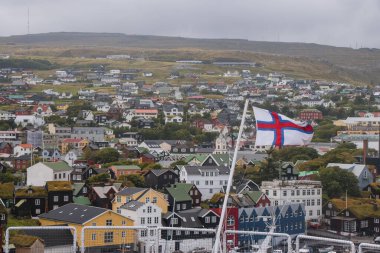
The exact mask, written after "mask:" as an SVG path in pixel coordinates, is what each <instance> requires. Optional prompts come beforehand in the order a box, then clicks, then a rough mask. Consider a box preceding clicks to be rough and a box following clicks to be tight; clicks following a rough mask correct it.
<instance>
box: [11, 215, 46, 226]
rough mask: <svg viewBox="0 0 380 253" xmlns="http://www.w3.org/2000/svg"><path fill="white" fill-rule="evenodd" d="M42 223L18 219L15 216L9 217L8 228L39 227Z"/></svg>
mask: <svg viewBox="0 0 380 253" xmlns="http://www.w3.org/2000/svg"><path fill="white" fill-rule="evenodd" d="M39 225H40V222H39V221H38V220H35V219H23V218H16V217H14V216H13V215H9V216H8V227H21V226H39Z"/></svg>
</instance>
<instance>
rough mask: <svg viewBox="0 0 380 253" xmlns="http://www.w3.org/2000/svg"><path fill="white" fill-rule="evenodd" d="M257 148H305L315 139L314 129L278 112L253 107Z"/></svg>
mask: <svg viewBox="0 0 380 253" xmlns="http://www.w3.org/2000/svg"><path fill="white" fill-rule="evenodd" d="M253 111H254V114H255V118H256V146H276V147H282V146H287V145H289V146H305V145H307V144H309V143H310V142H311V139H312V138H313V134H314V131H313V127H312V126H311V125H309V124H307V123H306V122H299V121H295V120H292V119H290V118H288V117H286V116H284V115H281V114H279V113H276V112H271V111H268V110H264V109H260V108H257V107H253Z"/></svg>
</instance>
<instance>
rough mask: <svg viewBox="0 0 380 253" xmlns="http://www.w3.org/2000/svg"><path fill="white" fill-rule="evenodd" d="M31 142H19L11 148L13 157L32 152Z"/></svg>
mask: <svg viewBox="0 0 380 253" xmlns="http://www.w3.org/2000/svg"><path fill="white" fill-rule="evenodd" d="M32 150H33V146H32V144H19V145H17V146H16V147H14V149H13V155H14V156H15V157H20V156H24V155H30V154H31V153H32Z"/></svg>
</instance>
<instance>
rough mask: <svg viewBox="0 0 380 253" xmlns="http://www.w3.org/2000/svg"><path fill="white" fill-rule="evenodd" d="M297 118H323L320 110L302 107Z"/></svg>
mask: <svg viewBox="0 0 380 253" xmlns="http://www.w3.org/2000/svg"><path fill="white" fill-rule="evenodd" d="M299 118H300V119H301V120H316V119H323V115H322V112H321V111H320V110H317V109H304V110H302V111H301V112H300V116H299Z"/></svg>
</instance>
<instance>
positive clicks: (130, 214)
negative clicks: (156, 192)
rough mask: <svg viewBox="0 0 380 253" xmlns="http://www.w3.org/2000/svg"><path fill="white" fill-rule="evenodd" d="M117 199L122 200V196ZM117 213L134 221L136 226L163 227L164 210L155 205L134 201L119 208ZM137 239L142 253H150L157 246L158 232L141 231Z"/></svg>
mask: <svg viewBox="0 0 380 253" xmlns="http://www.w3.org/2000/svg"><path fill="white" fill-rule="evenodd" d="M116 198H121V196H116ZM120 201H121V200H120ZM117 212H118V213H119V214H121V215H123V216H125V217H127V218H129V219H132V220H133V221H134V224H133V225H134V226H147V227H161V214H162V210H161V208H160V207H158V206H157V205H155V204H153V203H142V202H139V201H136V200H132V201H130V202H128V203H126V204H124V205H122V206H121V207H120V208H118V209H117ZM137 239H138V241H139V242H140V243H141V244H142V247H141V253H145V252H150V251H149V249H150V248H151V247H153V245H155V242H156V241H155V239H157V234H156V230H150V231H146V230H145V231H144V230H141V231H140V232H139V233H137Z"/></svg>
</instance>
